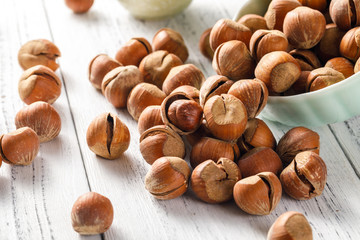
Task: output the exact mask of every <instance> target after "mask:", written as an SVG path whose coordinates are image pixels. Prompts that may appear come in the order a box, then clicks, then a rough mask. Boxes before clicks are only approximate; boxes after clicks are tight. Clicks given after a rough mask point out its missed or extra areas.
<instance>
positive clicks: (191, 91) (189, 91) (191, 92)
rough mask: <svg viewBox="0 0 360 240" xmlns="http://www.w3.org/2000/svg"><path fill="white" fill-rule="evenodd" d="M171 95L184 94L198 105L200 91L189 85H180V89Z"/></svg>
mask: <svg viewBox="0 0 360 240" xmlns="http://www.w3.org/2000/svg"><path fill="white" fill-rule="evenodd" d="M172 93H184V94H186V95H188V96H189V97H191V98H192V99H194V101H195V102H197V103H200V99H199V98H200V91H199V89H197V88H196V87H193V86H190V85H182V86H180V87H177V88H175V89H174V90H173V91H172V92H171V94H172Z"/></svg>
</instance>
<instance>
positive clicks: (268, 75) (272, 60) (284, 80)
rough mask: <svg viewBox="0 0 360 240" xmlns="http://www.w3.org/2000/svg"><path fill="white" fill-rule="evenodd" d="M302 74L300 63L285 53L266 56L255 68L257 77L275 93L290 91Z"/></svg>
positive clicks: (272, 53)
mask: <svg viewBox="0 0 360 240" xmlns="http://www.w3.org/2000/svg"><path fill="white" fill-rule="evenodd" d="M300 74H301V69H300V65H299V63H298V62H297V61H296V60H295V58H293V57H292V56H291V55H290V54H288V53H287V52H283V51H275V52H271V53H268V54H266V55H265V56H264V57H263V58H261V60H260V62H259V63H258V65H257V66H256V68H255V77H256V78H257V79H259V80H261V81H263V82H264V83H265V84H266V86H267V88H268V90H269V91H271V92H275V93H282V92H285V91H286V90H288V89H289V88H290V87H291V85H292V84H293V83H294V82H295V81H296V80H298V78H299V77H300Z"/></svg>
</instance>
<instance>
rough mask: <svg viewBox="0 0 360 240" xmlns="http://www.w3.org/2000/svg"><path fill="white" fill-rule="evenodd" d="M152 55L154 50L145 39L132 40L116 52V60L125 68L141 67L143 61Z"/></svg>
mask: <svg viewBox="0 0 360 240" xmlns="http://www.w3.org/2000/svg"><path fill="white" fill-rule="evenodd" d="M150 53H152V48H151V45H150V43H149V42H148V40H146V39H145V38H132V39H130V40H129V41H128V42H126V43H125V44H124V45H123V46H121V48H120V49H119V50H118V51H117V52H116V55H115V59H116V60H117V61H118V62H120V63H121V64H123V65H124V66H128V65H135V66H137V67H138V66H139V65H140V62H141V60H142V59H143V58H144V57H146V56H147V55H149V54H150Z"/></svg>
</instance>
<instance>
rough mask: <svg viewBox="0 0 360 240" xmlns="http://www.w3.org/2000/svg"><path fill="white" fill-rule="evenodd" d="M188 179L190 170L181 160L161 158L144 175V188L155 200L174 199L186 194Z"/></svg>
mask: <svg viewBox="0 0 360 240" xmlns="http://www.w3.org/2000/svg"><path fill="white" fill-rule="evenodd" d="M189 177H190V168H189V166H188V165H187V163H186V162H185V161H184V160H183V159H181V158H178V157H162V158H159V159H157V160H156V161H155V162H154V163H153V165H151V168H150V170H149V171H148V173H147V174H146V176H145V188H146V190H148V191H149V192H150V193H151V195H153V196H154V197H155V198H157V199H161V200H169V199H174V198H177V197H179V196H181V195H183V194H184V193H185V192H186V190H187V189H188V180H189Z"/></svg>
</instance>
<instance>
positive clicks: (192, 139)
mask: <svg viewBox="0 0 360 240" xmlns="http://www.w3.org/2000/svg"><path fill="white" fill-rule="evenodd" d="M185 137H186V140H187V141H188V142H189V143H190V145H191V146H194V145H195V144H197V143H198V142H200V140H201V139H202V138H204V137H213V136H212V135H211V132H210V130H209V129H208V128H207V127H206V121H205V120H203V121H202V123H201V125H200V127H199V128H198V129H197V130H196V131H195V132H193V133H190V134H188V135H185Z"/></svg>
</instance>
